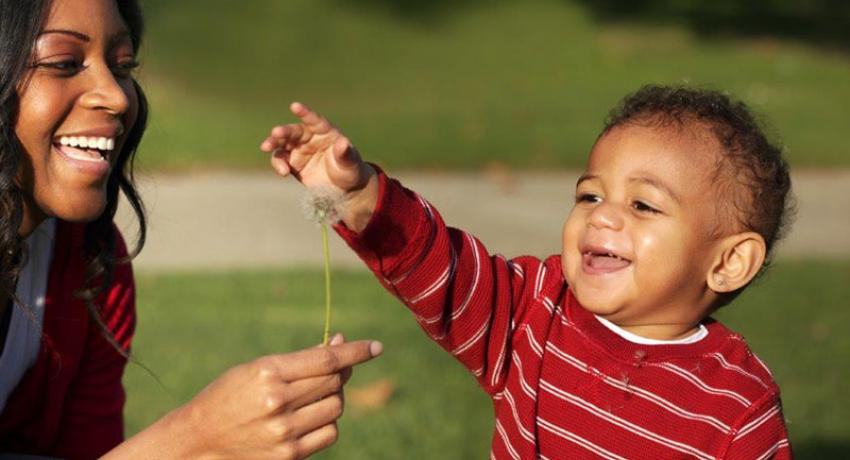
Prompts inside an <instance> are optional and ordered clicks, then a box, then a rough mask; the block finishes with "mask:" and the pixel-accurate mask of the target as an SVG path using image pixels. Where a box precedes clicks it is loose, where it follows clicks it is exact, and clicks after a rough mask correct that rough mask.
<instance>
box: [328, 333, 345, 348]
mask: <svg viewBox="0 0 850 460" xmlns="http://www.w3.org/2000/svg"><path fill="white" fill-rule="evenodd" d="M342 342H344V340H343V338H342V334H340V333H339V332H337V333H336V334H334V335H333V337H331V340H330V344H331V345H339V344H341V343H342Z"/></svg>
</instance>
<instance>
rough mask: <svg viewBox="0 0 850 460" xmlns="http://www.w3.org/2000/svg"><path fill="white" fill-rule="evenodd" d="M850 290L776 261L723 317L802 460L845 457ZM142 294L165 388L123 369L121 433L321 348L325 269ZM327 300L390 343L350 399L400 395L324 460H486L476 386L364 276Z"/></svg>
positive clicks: (147, 278)
mask: <svg viewBox="0 0 850 460" xmlns="http://www.w3.org/2000/svg"><path fill="white" fill-rule="evenodd" d="M848 286H850V261H844V262H814V261H813V262H789V261H780V262H779V264H778V265H777V266H776V267H775V268H774V271H772V272H771V273H770V274H769V276H768V277H767V278H766V279H764V280H762V281H761V282H760V283H759V285H758V286H755V287H753V288H752V289H751V290H750V291H748V292H746V293H745V294H744V295H743V296H742V297H741V298H740V299H739V300H737V301H736V302H735V303H734V304H733V305H730V306H729V307H726V308H725V309H724V310H723V311H722V314H721V315H720V318H721V319H722V320H723V321H724V322H725V323H726V324H727V325H729V326H730V327H732V328H733V329H735V330H737V331H738V332H741V333H742V334H743V335H744V336H745V337H746V338H747V340H748V342H749V343H750V345H751V346H752V348H753V349H754V350H755V351H756V352H757V353H758V354H759V356H760V357H762V358H763V360H764V361H766V362H767V363H768V365H769V366H770V367H771V369H772V370H773V371H774V374H775V376H776V378H777V380H778V382H779V384H780V386H781V387H782V390H783V399H784V403H785V415H786V417H787V418H788V422H789V425H788V427H789V430H790V435H791V439H792V441H793V443H794V447H795V451H796V453H797V458H802V459H823V458H843V457H842V456H841V455H840V452H844V454H846V453H847V452H848V451H850V407H848V406H847V405H846V404H843V403H842V402H843V401H845V400H846V398H845V395H844V393H845V392H844V391H843V388H844V387H845V386H846V385H845V382H846V381H847V380H848V379H850V369H848V367H847V366H845V365H844V363H847V362H850V338H849V337H848V335H847V334H846V331H845V329H846V326H847V325H848V324H850V310H848V309H847V308H846V303H847V298H848V296H850V292H848ZM138 291H139V295H138V297H139V319H140V320H139V326H138V333H137V339H136V343H135V348H134V351H135V354H136V357H137V359H139V360H140V361H141V362H142V363H144V364H145V365H147V366H149V367H151V368H152V369H153V370H154V372H155V373H156V374H157V375H158V376H159V377H160V378H161V379H162V381H163V382H164V385H165V387H164V388H163V387H161V386H159V385H158V384H157V383H156V382H155V380H154V379H153V378H152V377H150V376H149V375H147V374H146V373H145V372H144V371H143V370H142V369H141V368H139V367H138V366H133V365H130V366H129V368H128V371H127V375H126V378H125V383H126V386H127V389H128V394H129V401H128V405H127V410H126V414H127V422H128V431H129V433H133V432H136V431H138V430H139V429H140V428H141V427H144V426H146V425H147V424H149V423H151V422H152V421H153V420H154V419H156V418H157V417H159V416H161V415H162V414H164V413H165V412H167V411H168V410H169V409H171V408H173V407H175V406H176V405H178V404H179V403H182V402H185V401H187V400H188V399H190V398H191V397H192V395H194V394H195V393H196V392H197V391H199V390H200V389H201V388H202V387H203V386H204V385H205V384H207V383H209V382H210V381H211V380H212V379H213V378H215V376H217V375H218V374H219V373H221V372H223V371H224V370H225V369H227V368H228V367H230V366H232V365H235V364H237V363H240V362H243V361H247V360H250V359H253V358H256V357H259V356H261V355H263V354H270V353H279V352H287V351H293V350H296V349H299V348H303V347H308V346H312V345H315V344H317V343H318V342H320V340H321V332H322V331H321V329H322V328H321V325H322V320H323V310H322V302H323V276H322V272H321V271H319V270H316V271H302V270H292V271H281V272H268V271H257V272H237V273H225V274H158V275H143V276H140V277H139V279H138ZM334 292H335V295H334V324H335V326H334V327H335V328H338V330H340V331H343V332H345V333H346V335H347V337H348V338H349V339H357V338H374V339H379V340H381V341H383V342H384V345H385V352H384V355H383V356H381V357H380V358H378V359H377V360H375V361H373V362H370V363H368V364H365V365H363V366H361V367H359V368H357V370H356V371H355V375H354V378H353V379H352V381H351V383H350V384H349V390H350V389H351V388H357V387H362V386H364V385H368V384H369V383H371V382H375V381H377V380H378V379H382V378H389V379H392V380H393V381H394V382H395V384H396V393H395V395H394V396H393V398H392V399H391V400H390V402H389V404H388V405H387V406H386V407H384V408H382V409H380V410H377V411H371V412H370V411H364V410H358V409H356V408H353V407H351V406H349V408H348V409H347V411H346V415H345V416H344V418H343V420H342V421H341V423H340V430H341V437H340V440H339V443H338V444H337V445H336V446H335V447H333V448H332V449H330V450H329V451H328V452H326V453H324V454H322V455H320V456H319V457H318V458H324V459H333V458H345V459H354V460H356V459H397V458H405V459H432V458H440V459H469V458H486V456H487V451H488V449H489V443H490V437H491V430H492V423H493V417H492V408H491V405H490V402H489V400H488V398H487V397H486V396H485V395H484V393H483V392H482V391H480V390H479V389H478V388H477V386H476V383H475V381H474V379H473V378H472V377H471V376H470V375H469V374H468V373H467V372H466V371H465V370H464V369H463V368H462V367H461V366H460V365H459V364H457V363H456V362H455V361H454V360H453V359H452V358H450V357H449V356H448V354H447V353H445V352H443V351H442V350H441V349H439V348H438V347H437V346H436V345H435V344H433V343H431V342H430V341H429V340H428V339H427V338H426V336H425V335H424V333H422V331H420V330H419V327H418V326H417V325H416V324H415V322H414V320H413V317H412V315H410V313H408V312H407V310H406V309H405V308H404V307H402V306H401V305H400V304H399V303H398V302H397V301H395V300H394V299H393V298H391V297H390V296H389V295H388V294H386V293H385V292H384V291H383V290H382V289H381V288H380V287H379V285H378V283H377V282H376V281H374V280H373V279H372V276H371V275H370V274H368V273H366V272H335V273H334Z"/></svg>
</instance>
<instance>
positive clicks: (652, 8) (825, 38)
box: [577, 0, 850, 52]
mask: <svg viewBox="0 0 850 460" xmlns="http://www.w3.org/2000/svg"><path fill="white" fill-rule="evenodd" d="M577 1H578V2H580V3H583V4H584V6H585V7H586V8H587V9H588V10H590V11H591V13H592V14H593V15H594V17H596V18H597V19H598V20H602V21H609V20H616V21H637V22H647V23H650V24H656V23H675V24H681V25H684V26H686V27H688V28H690V29H691V30H693V31H694V32H696V33H697V34H699V35H703V36H717V35H732V36H742V37H759V36H773V37H782V38H792V39H797V40H804V41H807V42H811V43H813V44H817V45H826V46H830V47H835V48H839V49H841V50H842V51H845V52H846V51H850V2H846V1H844V0H765V1H756V2H741V1H738V0H715V1H712V2H693V1H688V0H577Z"/></svg>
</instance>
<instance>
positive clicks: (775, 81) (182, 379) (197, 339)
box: [126, 0, 850, 459]
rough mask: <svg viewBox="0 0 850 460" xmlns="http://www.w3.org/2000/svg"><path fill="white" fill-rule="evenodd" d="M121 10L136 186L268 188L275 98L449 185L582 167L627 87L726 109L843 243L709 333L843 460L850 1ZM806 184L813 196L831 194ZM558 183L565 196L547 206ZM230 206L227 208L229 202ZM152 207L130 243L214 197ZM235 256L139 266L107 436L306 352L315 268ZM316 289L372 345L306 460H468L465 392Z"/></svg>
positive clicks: (481, 421)
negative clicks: (136, 128) (788, 173)
mask: <svg viewBox="0 0 850 460" xmlns="http://www.w3.org/2000/svg"><path fill="white" fill-rule="evenodd" d="M142 4H143V7H144V9H145V12H146V18H147V34H146V38H145V43H144V45H143V49H142V53H141V60H142V63H143V64H142V67H141V69H140V70H139V73H138V78H139V80H140V82H141V83H142V85H143V87H144V88H145V90H146V92H147V95H148V98H149V100H150V102H151V120H150V125H149V129H148V132H147V134H146V138H145V140H144V142H143V144H142V148H141V150H140V153H139V168H138V171H139V175H140V177H141V179H142V181H143V182H144V183H146V184H155V185H154V186H153V188H154V189H156V188H157V186H158V187H160V188H162V189H165V188H167V184H171V183H175V182H179V181H188V182H186V183H188V184H190V185H191V184H192V182H191V180H192V178H194V177H199V176H200V177H210V176H209V174H215V175H214V176H213V177H216V178H222V177H243V178H249V179H250V178H253V177H255V175H256V174H260V173H261V172H262V173H267V171H266V169H267V166H266V165H267V158H266V156H265V155H263V154H261V153H259V152H258V148H257V147H258V145H259V142H260V141H261V140H262V138H263V137H264V136H265V134H266V133H267V132H268V130H269V128H270V127H271V126H272V125H273V124H276V123H281V122H291V121H293V120H292V117H291V115H289V114H288V110H287V106H288V104H289V102H291V101H293V100H299V101H302V102H306V103H308V104H310V105H312V106H313V107H314V108H316V109H317V110H319V111H320V112H321V113H323V114H326V115H327V116H328V117H329V118H331V119H332V120H333V121H334V122H335V124H337V125H338V126H342V127H344V131H345V132H346V133H347V134H349V136H350V137H352V138H354V139H355V140H356V143H357V146H358V148H359V149H360V151H361V152H363V154H364V156H365V157H366V158H367V159H369V160H371V161H375V162H377V163H379V164H381V165H382V166H383V167H385V168H387V169H388V170H390V171H392V172H401V173H403V174H407V175H411V176H413V177H419V176H421V175H432V176H433V175H437V176H440V175H450V176H451V177H453V178H461V179H462V178H464V177H466V178H468V180H470V181H476V180H478V179H480V178H481V177H484V176H482V174H485V176H486V177H492V175H493V174H496V175H497V176H498V177H501V178H504V177H513V176H518V177H527V176H528V175H529V174H530V175H534V174H539V173H541V172H543V173H554V174H562V173H563V174H567V175H569V174H570V173H572V172H574V171H577V170H580V169H581V168H582V166H583V163H584V160H585V157H586V155H587V152H588V151H589V149H590V147H591V146H592V144H593V142H594V140H595V138H596V136H597V134H598V133H599V131H600V128H601V126H602V122H603V120H604V118H605V116H606V114H607V112H608V110H609V109H610V108H612V107H613V106H614V105H615V104H616V103H617V101H618V100H620V99H621V98H622V97H623V96H624V95H625V94H627V93H629V92H632V91H634V90H636V89H637V88H638V87H639V86H641V85H642V84H645V83H665V84H679V83H684V84H690V85H695V86H700V87H706V88H712V89H719V90H724V91H728V92H729V93H731V94H732V95H734V96H735V97H738V98H740V99H742V100H744V101H745V102H746V103H748V104H749V105H750V106H751V107H752V108H753V109H755V110H756V111H757V112H758V113H760V114H762V115H763V116H764V119H765V122H766V125H767V126H768V131H769V132H770V133H771V134H772V135H773V137H774V138H776V139H778V140H780V141H781V142H782V143H783V144H784V145H785V146H786V155H787V158H788V159H789V161H790V163H791V165H792V170H793V171H794V172H795V174H797V173H801V174H805V176H806V178H807V183H809V184H811V185H809V187H810V188H811V190H810V191H809V192H808V193H810V194H809V195H807V196H815V197H817V199H812V200H809V201H806V204H807V206H808V205H809V203H814V204H812V206H826V207H825V208H823V207H822V208H819V209H822V210H824V211H823V213H824V214H828V215H831V216H832V217H833V219H838V222H842V224H840V228H839V230H837V231H838V232H839V233H840V234H842V235H843V236H844V237H845V238H844V239H843V240H841V239H840V238H835V237H829V238H827V237H823V238H819V237H818V236H817V235H813V236H812V237H810V238H808V239H810V240H812V241H815V242H816V243H818V244H819V245H820V246H819V248H820V250H819V251H813V252H812V253H813V254H814V253H816V255H808V256H807V254H806V253H805V252H800V251H798V252H797V253H795V255H794V257H786V258H781V259H780V261H779V262H778V263H777V264H776V266H775V267H774V268H773V271H772V272H771V273H770V275H769V276H767V277H765V278H764V279H762V280H761V281H760V282H759V283H758V284H757V286H756V287H754V288H753V289H751V290H750V291H749V292H747V293H746V294H745V295H744V296H743V297H742V298H741V300H739V301H737V302H736V304H735V305H734V306H733V307H730V308H729V309H728V311H723V312H722V313H721V315H720V317H721V319H722V320H724V321H726V322H728V323H729V324H730V325H731V326H732V327H733V328H734V329H736V330H738V331H740V332H742V333H743V334H744V336H745V337H747V339H748V341H749V342H750V344H751V346H752V347H753V348H754V349H755V350H756V352H757V353H758V354H759V355H760V356H761V357H762V358H764V360H765V361H767V363H768V364H769V365H770V367H771V368H772V370H773V371H774V372H775V375H776V379H777V381H778V382H779V383H780V386H781V387H782V390H783V399H784V403H785V415H786V417H787V418H788V424H789V425H788V426H789V430H790V435H791V439H792V442H793V445H794V448H795V451H796V453H797V454H798V457H799V458H804V459H806V458H809V459H821V458H850V401H848V397H847V396H846V391H842V388H846V381H847V380H848V378H850V370H848V366H847V365H846V363H848V362H850V339H848V336H847V334H845V333H844V332H842V331H843V330H844V329H846V328H847V326H848V325H850V313H848V311H850V308H848V307H850V306H848V300H847V299H848V297H850V242H848V239H847V238H846V233H847V232H846V231H845V230H846V228H847V224H850V207H848V205H850V197H848V194H850V180H847V178H848V177H850V174H848V171H850V148H848V142H847V134H848V128H850V2H845V1H843V0H762V1H757V2H739V1H735V0H715V1H712V2H702V1H695V0H668V1H661V0H633V1H616V0H602V1H592V0H528V1H524V2H512V1H504V0H491V1H486V2H485V1H478V0H454V1H449V0H432V1H415V0H246V1H243V2H234V1H228V0H204V1H201V0H180V1H173V0H143V2H142ZM821 179H822V180H823V181H824V182H823V183H827V182H828V183H829V184H832V185H831V186H830V187H831V188H829V189H828V190H829V192H825V191H824V190H827V189H823V188H819V186H818V184H819V183H821V182H819V181H820V180H821ZM216 180H217V181H218V184H219V185H220V186H221V187H223V186H224V185H223V184H225V183H228V182H227V181H225V180H223V179H222V180H219V179H216ZM505 180H506V181H507V182H508V183H510V179H505ZM237 183H238V182H237ZM156 184H158V185H156ZM836 184H838V185H836ZM841 184H844V185H841ZM572 187H573V183H568V184H566V185H565V188H564V190H565V197H566V202H567V203H568V202H569V200H570V194H571V193H572ZM196 190H197V187H196ZM241 190H243V189H241V188H238V187H235V188H233V189H230V190H226V191H225V192H226V194H227V195H228V196H230V197H234V196H235V197H239V196H241V195H240V193H241ZM818 190H821V193H817V192H818ZM845 192H847V193H845ZM156 193H157V192H156V190H154V192H153V194H154V195H156ZM146 196H148V195H146ZM156 196H157V199H155V200H149V201H148V202H149V205H151V214H152V225H151V236H152V241H154V240H155V238H156V231H157V230H158V229H161V228H165V227H167V225H165V224H162V223H158V222H157V220H156V219H155V218H156V215H157V214H156V213H157V206H159V207H161V208H162V207H166V206H167V205H168V204H169V202H182V205H183V206H185V207H186V209H187V210H186V211H180V212H179V213H178V214H180V215H182V218H181V217H175V218H174V219H172V221H171V224H173V225H174V226H180V225H186V224H188V223H190V221H191V220H192V219H194V217H193V216H195V215H203V214H205V213H209V212H214V211H216V209H215V208H216V202H210V201H205V202H203V204H202V203H201V202H192V201H191V200H188V199H185V198H180V197H176V198H172V197H170V196H169V195H167V194H165V193H164V192H160V193H159V195H156ZM462 198H463V200H466V201H470V200H472V201H474V200H475V199H482V200H486V199H487V197H485V196H481V197H476V196H475V194H469V195H467V196H463V197H462ZM242 206H243V207H246V208H250V207H256V208H263V206H264V204H263V203H262V202H260V203H254V202H248V203H245V202H243V204H242ZM568 208H569V205H564V208H563V211H562V214H563V215H566V213H567V212H568V210H569V209H568ZM218 211H220V210H218ZM802 211H804V210H803V209H801V215H803V213H802ZM193 212H194V213H195V214H193ZM495 212H497V213H498V212H500V213H504V214H506V215H510V213H511V212H512V210H511V209H509V207H507V206H505V207H503V208H501V209H499V208H498V207H496V208H495ZM259 215H260V217H259V218H258V220H257V221H248V222H241V221H243V220H246V219H241V218H232V220H234V221H236V220H238V221H240V222H238V223H237V222H233V225H242V226H244V227H246V230H245V231H246V232H249V231H251V230H250V229H252V228H261V227H263V226H264V225H266V224H267V222H265V221H264V220H263V219H262V215H263V214H259ZM181 219H183V220H184V221H185V222H186V224H182V223H180V220H181ZM293 219H300V218H299V217H297V213H296V217H293ZM560 219H561V218H559V220H560ZM456 223H457V222H456ZM458 225H459V226H463V222H460V223H458ZM832 225H833V226H834V225H835V224H834V223H833V224H832ZM183 228H185V227H183ZM216 230H217V229H215V228H206V229H203V231H201V232H198V233H197V234H196V235H191V236H190V237H191V238H195V237H197V238H203V236H204V235H202V234H201V233H208V232H214V231H216ZM833 230H834V231H833V233H831V234H830V235H835V234H836V233H835V229H833ZM280 231H281V232H282V233H283V232H284V231H285V229H284V228H281V229H280ZM553 231H555V232H559V231H560V228H554V229H553ZM316 235H318V233H316ZM318 238H319V237H318V236H316V241H317V242H318V241H319V240H318ZM519 238H521V236H519ZM239 240H243V241H242V244H245V241H247V244H250V240H251V236H250V235H249V234H248V235H246V234H244V233H243V234H242V235H239V236H228V237H226V238H225V237H222V238H218V239H216V240H215V241H214V242H213V243H211V244H210V245H209V247H208V249H207V250H206V252H208V253H209V254H213V255H214V254H215V253H217V252H221V251H223V250H224V249H222V248H223V247H224V246H233V245H235V244H238V242H239ZM150 249H154V248H150ZM494 249H497V250H498V249H499V248H498V247H496V248H494ZM180 250H181V248H180V247H174V246H173V245H172V246H170V247H169V248H168V249H167V251H170V252H180ZM507 255H510V256H514V255H518V254H511V253H508V254H507ZM143 257H144V256H143ZM193 257H194V256H193ZM245 259H247V260H248V262H247V266H245V265H246V264H242V266H240V268H230V269H222V268H214V269H211V268H210V267H209V266H207V265H205V262H204V259H203V257H202V256H199V257H197V258H196V261H197V263H196V264H195V265H191V264H190V265H189V266H181V267H180V269H179V270H172V269H151V268H150V267H153V266H154V265H148V266H147V268H146V266H144V264H140V267H139V268H140V270H139V271H140V275H139V294H138V298H139V314H140V323H139V329H138V336H137V342H136V345H135V354H136V358H137V359H138V360H139V362H141V363H142V364H144V365H145V366H147V367H149V368H150V369H151V370H152V371H153V373H154V374H155V375H156V377H153V376H151V375H150V374H149V373H147V372H146V371H145V370H144V369H142V367H141V366H134V365H131V366H130V368H129V371H128V374H127V378H126V384H127V387H128V392H129V402H128V408H127V419H128V420H127V422H128V431H130V432H131V433H132V432H135V431H137V430H138V429H140V428H141V427H143V426H145V425H146V424H148V423H150V422H151V421H152V420H153V419H155V418H156V417H158V416H160V415H162V414H163V413H164V412H166V411H168V410H169V409H170V408H173V407H175V406H176V405H178V404H180V403H182V402H184V401H186V400H187V399H188V398H189V397H190V396H191V395H193V394H194V393H196V392H197V391H198V390H199V389H200V388H202V387H203V385H204V384H206V383H208V382H209V381H210V380H211V379H212V378H213V377H214V376H215V375H217V374H218V373H220V372H221V371H223V370H224V369H226V368H227V367H229V366H231V365H233V364H236V363H238V362H240V361H244V360H248V359H251V358H254V357H257V356H260V355H262V354H267V353H275V352H284V351H291V350H294V349H296V348H300V347H306V346H311V345H312V344H314V343H316V342H317V341H318V340H319V339H320V335H321V325H322V311H321V310H322V308H321V305H323V297H322V292H323V290H322V283H323V281H322V277H321V276H322V275H321V271H320V270H319V269H317V268H316V267H315V264H309V263H305V264H298V263H296V264H294V265H293V264H281V265H280V266H274V265H273V264H272V266H270V265H269V264H258V266H257V267H255V268H251V267H250V254H247V255H246V256H245ZM142 260H144V259H142ZM315 260H316V261H317V262H320V260H321V254H320V253H316V257H315ZM260 265H262V266H260ZM334 292H335V307H334V308H335V315H336V316H335V319H334V327H335V329H339V330H343V331H345V332H346V334H347V335H348V336H349V337H352V338H355V337H374V338H379V339H381V340H383V341H384V343H385V345H386V350H387V352H386V354H385V356H383V357H381V358H380V359H379V360H377V361H375V362H373V363H370V364H368V365H366V366H364V367H362V368H361V369H358V371H357V372H356V373H355V377H354V380H353V381H352V383H351V391H350V392H349V393H350V396H351V397H350V398H349V408H348V412H347V414H346V416H345V418H344V419H343V421H342V422H341V438H340V442H339V443H338V444H337V445H336V446H335V447H333V448H332V449H330V450H329V451H327V452H325V453H323V454H322V455H320V456H319V458H325V459H336V458H346V459H367V458H368V459H382V458H386V459H395V458H410V459H417V458H422V459H425V458H442V459H467V458H486V456H487V452H488V449H489V443H490V436H491V433H492V431H491V430H492V422H493V419H492V409H491V406H490V403H489V401H488V399H487V398H486V397H485V395H484V394H483V392H481V391H480V390H478V389H477V388H476V386H475V382H474V380H473V379H472V377H471V376H469V375H467V374H466V373H465V372H464V371H463V370H462V369H461V368H460V366H459V365H457V364H456V363H454V361H452V360H451V359H450V358H449V357H448V356H445V355H444V353H443V352H442V351H441V350H439V349H438V347H437V346H436V345H434V344H432V343H430V342H429V341H428V340H427V339H426V337H425V336H424V334H422V333H421V332H420V331H418V327H417V326H416V325H415V323H414V321H413V318H412V317H410V315H409V314H408V313H407V312H406V311H404V309H403V307H401V306H400V305H399V304H398V303H397V302H395V301H394V300H393V299H392V298H390V297H389V296H388V295H387V294H385V293H383V291H381V289H380V288H379V286H378V284H377V283H376V282H374V281H373V280H372V279H371V276H370V275H369V274H368V273H367V272H365V271H364V270H362V269H349V268H345V269H338V270H336V271H335V272H334ZM157 378H158V379H160V380H161V383H158V382H157ZM351 393H353V394H351Z"/></svg>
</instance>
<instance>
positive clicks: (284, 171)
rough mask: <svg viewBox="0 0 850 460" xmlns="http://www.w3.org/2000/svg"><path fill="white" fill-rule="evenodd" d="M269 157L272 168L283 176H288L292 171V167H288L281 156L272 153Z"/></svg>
mask: <svg viewBox="0 0 850 460" xmlns="http://www.w3.org/2000/svg"><path fill="white" fill-rule="evenodd" d="M271 158H272V159H271V164H272V169H274V171H275V172H276V173H278V174H280V175H281V176H283V177H286V176H288V175H289V173H290V172H291V171H292V168H290V167H289V163H287V162H286V160H284V159H283V158H280V157H278V156H275V155H272V157H271Z"/></svg>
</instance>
